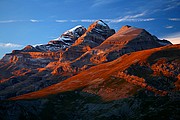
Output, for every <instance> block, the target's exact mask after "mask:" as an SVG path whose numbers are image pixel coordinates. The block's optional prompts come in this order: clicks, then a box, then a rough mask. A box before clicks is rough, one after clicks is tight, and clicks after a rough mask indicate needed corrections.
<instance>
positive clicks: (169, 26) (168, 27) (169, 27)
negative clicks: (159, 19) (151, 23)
mask: <svg viewBox="0 0 180 120" xmlns="http://www.w3.org/2000/svg"><path fill="white" fill-rule="evenodd" d="M165 28H167V29H171V28H173V26H171V25H168V26H166V27H165Z"/></svg>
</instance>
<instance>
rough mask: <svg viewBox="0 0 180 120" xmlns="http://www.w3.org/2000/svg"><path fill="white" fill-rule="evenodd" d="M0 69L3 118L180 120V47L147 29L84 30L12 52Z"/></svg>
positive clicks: (103, 27)
mask: <svg viewBox="0 0 180 120" xmlns="http://www.w3.org/2000/svg"><path fill="white" fill-rule="evenodd" d="M0 71H1V72H0V100H1V101H0V102H1V103H0V108H1V109H0V119H2V120H9V119H15V120H16V119H17V120H18V119H27V120H29V119H37V120H39V119H40V120H41V119H54V120H59V119H64V120H78V119H85V120H101V119H105V120H109V119H110V118H111V119H117V120H118V119H138V120H139V119H166V118H167V119H179V118H180V116H179V109H180V106H179V104H178V102H179V100H180V97H179V96H180V94H179V90H180V45H179V44H177V45H173V44H172V43H171V42H169V41H168V40H160V39H158V38H157V37H156V36H154V35H151V34H150V33H149V32H148V31H146V30H145V29H142V28H136V27H132V26H129V25H125V26H123V27H122V28H121V29H120V30H119V31H117V32H115V30H114V29H111V28H110V27H109V26H108V25H107V24H106V23H104V22H103V21H102V20H97V21H95V22H94V23H92V24H91V25H90V26H89V27H88V28H85V27H83V26H81V25H78V26H76V27H74V28H72V29H70V30H67V31H66V32H64V33H63V34H62V35H60V36H59V37H58V38H56V39H53V40H50V41H49V42H48V43H47V44H43V45H37V46H31V45H27V46H26V47H25V48H23V49H22V50H13V51H12V53H8V54H6V55H5V56H4V57H3V58H2V59H1V60H0ZM170 108H172V109H170ZM50 111H54V112H50Z"/></svg>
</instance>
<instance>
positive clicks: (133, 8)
mask: <svg viewBox="0 0 180 120" xmlns="http://www.w3.org/2000/svg"><path fill="white" fill-rule="evenodd" d="M99 19H102V20H103V21H104V22H106V23H107V24H108V25H109V26H110V27H111V28H113V29H115V30H116V31H118V30H119V29H120V28H121V27H122V26H123V25H130V26H134V27H139V28H144V29H146V30H147V31H149V32H150V33H151V34H153V35H156V36H157V37H158V38H160V39H168V40H170V41H171V42H172V43H173V44H179V43H180V0H0V58H2V57H3V56H4V54H6V53H9V52H11V51H12V50H15V49H16V50H18V49H22V48H23V47H25V46H26V45H37V44H46V43H48V41H50V40H52V39H54V38H57V37H59V36H60V35H61V34H62V33H63V32H65V31H66V30H68V29H70V28H72V27H75V26H77V25H83V26H84V27H86V28H87V27H88V26H89V25H90V24H91V23H93V22H94V21H95V20H99Z"/></svg>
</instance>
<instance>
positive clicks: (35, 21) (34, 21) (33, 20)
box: [30, 19, 41, 23]
mask: <svg viewBox="0 0 180 120" xmlns="http://www.w3.org/2000/svg"><path fill="white" fill-rule="evenodd" d="M30 22H33V23H37V22H41V20H35V19H31V20H30Z"/></svg>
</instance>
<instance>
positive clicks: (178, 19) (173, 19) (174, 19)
mask: <svg viewBox="0 0 180 120" xmlns="http://www.w3.org/2000/svg"><path fill="white" fill-rule="evenodd" d="M168 20H170V21H180V18H169V19H168Z"/></svg>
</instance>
